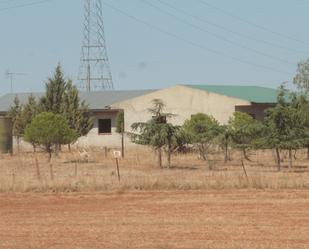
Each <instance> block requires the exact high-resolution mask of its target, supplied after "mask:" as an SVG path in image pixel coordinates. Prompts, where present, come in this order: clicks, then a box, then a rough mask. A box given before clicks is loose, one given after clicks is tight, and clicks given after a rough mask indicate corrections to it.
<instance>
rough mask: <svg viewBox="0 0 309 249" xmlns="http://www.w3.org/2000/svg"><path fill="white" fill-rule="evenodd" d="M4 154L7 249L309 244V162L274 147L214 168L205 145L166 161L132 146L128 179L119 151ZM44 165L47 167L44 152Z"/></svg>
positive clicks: (2, 206) (0, 206) (0, 210)
mask: <svg viewBox="0 0 309 249" xmlns="http://www.w3.org/2000/svg"><path fill="white" fill-rule="evenodd" d="M88 153H89V158H88V161H87V160H84V159H85V158H82V157H81V156H80V154H79V153H78V152H77V151H74V152H72V153H69V152H63V153H61V154H60V155H59V156H58V157H55V158H54V159H53V160H52V165H53V170H54V180H51V179H50V172H49V167H48V163H47V159H46V155H45V154H43V153H36V154H33V153H19V154H16V155H13V156H9V155H2V156H0V249H2V248H3V249H27V248H31V249H41V248H49V249H60V248H74V249H75V248H77V249H82V248H83V249H84V248H94V249H95V248H119V249H120V248H154V249H169V248H192V249H195V248H196V249H199V248H211V249H223V248H224V249H268V248H269V249H298V248H299V249H305V248H309V192H308V189H309V168H308V166H309V161H307V160H306V159H305V158H306V155H305V152H304V151H302V152H301V151H300V152H298V153H297V155H296V156H297V160H296V162H295V165H294V167H293V168H292V169H289V168H288V167H287V165H288V162H287V158H285V159H284V162H283V166H284V167H283V170H282V171H281V172H278V171H277V168H276V164H275V161H274V158H273V155H272V153H271V151H264V152H263V151H259V152H251V153H250V158H251V159H252V161H251V162H249V161H245V169H246V172H247V175H248V178H247V177H246V176H245V173H244V170H243V167H242V166H241V163H240V154H239V153H237V152H233V154H232V159H233V160H232V161H230V162H228V163H227V164H224V163H223V161H222V155H221V154H214V155H212V156H211V159H212V163H213V165H214V166H215V170H213V171H210V170H208V167H207V165H206V163H205V162H204V161H201V160H199V159H198V157H197V155H196V154H185V155H183V154H179V155H175V156H174V157H173V163H172V165H173V166H172V168H171V169H159V168H158V167H157V165H156V160H155V157H154V154H153V152H151V151H148V150H140V149H139V150H130V151H127V153H126V157H125V159H120V162H119V163H120V164H119V165H120V175H121V181H120V182H119V181H118V178H117V174H116V166H115V159H114V158H113V157H112V153H111V151H110V152H108V153H107V154H105V152H104V150H95V149H92V150H90V151H89V152H88ZM36 158H37V159H38V162H39V168H40V178H41V179H40V180H39V179H38V176H37V170H36V160H35V159H36Z"/></svg>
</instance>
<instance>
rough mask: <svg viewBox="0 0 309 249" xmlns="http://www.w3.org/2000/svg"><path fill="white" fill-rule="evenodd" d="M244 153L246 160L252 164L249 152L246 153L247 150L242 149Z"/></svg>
mask: <svg viewBox="0 0 309 249" xmlns="http://www.w3.org/2000/svg"><path fill="white" fill-rule="evenodd" d="M242 152H243V155H244V158H245V159H246V160H247V161H250V162H251V160H250V158H249V157H248V155H247V151H246V149H245V148H243V149H242Z"/></svg>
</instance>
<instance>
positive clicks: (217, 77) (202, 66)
mask: <svg viewBox="0 0 309 249" xmlns="http://www.w3.org/2000/svg"><path fill="white" fill-rule="evenodd" d="M161 1H162V2H165V3H168V4H170V5H172V6H174V7H176V8H178V9H181V10H185V11H186V12H189V13H191V14H192V15H194V16H196V17H197V18H199V19H202V20H203V22H202V21H199V20H198V19H194V18H192V17H190V16H189V15H187V14H184V13H180V12H176V10H175V9H171V8H168V7H167V6H165V5H162V3H160V2H159V1H157V0H148V1H147V2H148V3H149V2H150V4H152V5H155V6H157V7H160V8H161V9H164V10H165V11H168V12H169V13H170V14H172V15H175V16H177V18H178V19H177V20H176V19H174V17H172V16H170V15H166V14H165V13H162V12H160V11H159V10H158V9H155V8H153V7H152V6H150V5H148V4H146V3H144V1H143V0H104V1H103V2H105V3H107V4H108V5H110V6H114V7H115V8H117V9H120V10H122V11H124V12H125V13H127V15H130V16H131V17H135V18H138V19H141V20H143V21H145V22H147V23H149V24H151V25H155V26H156V27H158V28H159V29H161V31H158V30H157V29H156V28H151V26H149V25H148V26H146V25H144V24H142V23H140V22H137V21H136V20H133V19H132V18H129V17H128V16H124V15H123V14H122V13H121V12H119V10H115V9H112V8H111V7H110V6H107V5H103V6H104V10H103V11H104V22H105V35H106V40H107V47H108V55H109V58H110V63H111V68H112V74H113V78H114V85H115V88H116V89H139V88H142V89H147V88H162V87H167V86H171V85H175V84H178V83H186V84H238V85H239V84H250V85H261V86H270V87H277V86H278V85H279V84H280V83H281V82H283V81H287V80H290V81H291V79H292V78H293V75H294V73H295V69H296V65H297V62H298V61H299V60H301V59H306V58H309V32H308V23H309V15H308V9H309V2H308V1H306V0H297V1H292V0H271V1H270V0H259V1H253V0H250V1H248V0H233V1H231V0H203V1H204V2H206V3H210V4H212V5H214V6H216V7H218V8H220V9H222V10H225V11H228V12H229V13H232V14H233V15H234V17H232V16H230V15H227V14H225V13H224V12H222V11H221V10H218V9H215V8H212V7H210V6H207V5H205V4H203V3H202V2H201V1H200V0H177V1H176V0H161ZM34 2H37V1H36V0H10V1H8V0H0V30H1V39H0V44H1V46H0V84H1V85H0V94H1V95H2V94H4V93H7V92H9V91H10V87H9V79H8V78H6V77H5V71H6V70H7V69H9V70H11V71H13V72H21V73H26V74H27V75H24V76H17V77H15V79H14V91H15V92H31V91H41V90H43V89H44V82H45V80H46V79H47V77H48V76H50V75H51V73H52V72H53V70H54V68H55V66H56V64H57V63H58V62H60V63H61V64H62V65H63V68H64V70H65V73H66V75H67V76H68V77H71V78H72V79H73V80H76V78H77V73H78V68H79V58H80V50H81V49H80V46H81V37H82V21H83V18H82V17H83V1H82V0H53V1H49V2H46V3H42V4H38V5H33V6H28V7H24V8H11V7H14V6H17V5H21V4H28V3H34ZM6 8H10V9H6ZM236 16H237V17H240V18H242V20H243V21H241V20H240V19H237V18H236ZM245 21H249V22H252V23H254V24H257V25H259V27H260V26H262V27H265V28H267V29H269V30H272V31H274V32H278V33H281V34H285V36H288V37H290V39H288V38H285V37H283V36H279V35H276V34H274V32H273V33H271V32H267V31H265V30H263V29H262V28H258V26H254V25H253V24H251V25H249V24H248V23H246V22H245ZM210 23H212V25H211V24H210ZM215 25H217V26H215ZM231 31H232V32H234V33H232V32H231ZM164 32H165V33H164ZM236 33H237V34H238V35H236ZM245 37H250V39H247V38H245ZM293 39H295V40H293ZM213 50H215V51H213ZM210 51H213V52H210ZM241 61H242V62H241ZM264 67H266V68H264Z"/></svg>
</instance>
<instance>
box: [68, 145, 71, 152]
mask: <svg viewBox="0 0 309 249" xmlns="http://www.w3.org/2000/svg"><path fill="white" fill-rule="evenodd" d="M68 150H69V152H71V144H68Z"/></svg>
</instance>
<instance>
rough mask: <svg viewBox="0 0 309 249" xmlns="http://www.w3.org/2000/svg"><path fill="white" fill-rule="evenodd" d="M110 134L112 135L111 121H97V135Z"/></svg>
mask: <svg viewBox="0 0 309 249" xmlns="http://www.w3.org/2000/svg"><path fill="white" fill-rule="evenodd" d="M111 133H112V120H111V119H99V134H111Z"/></svg>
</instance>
